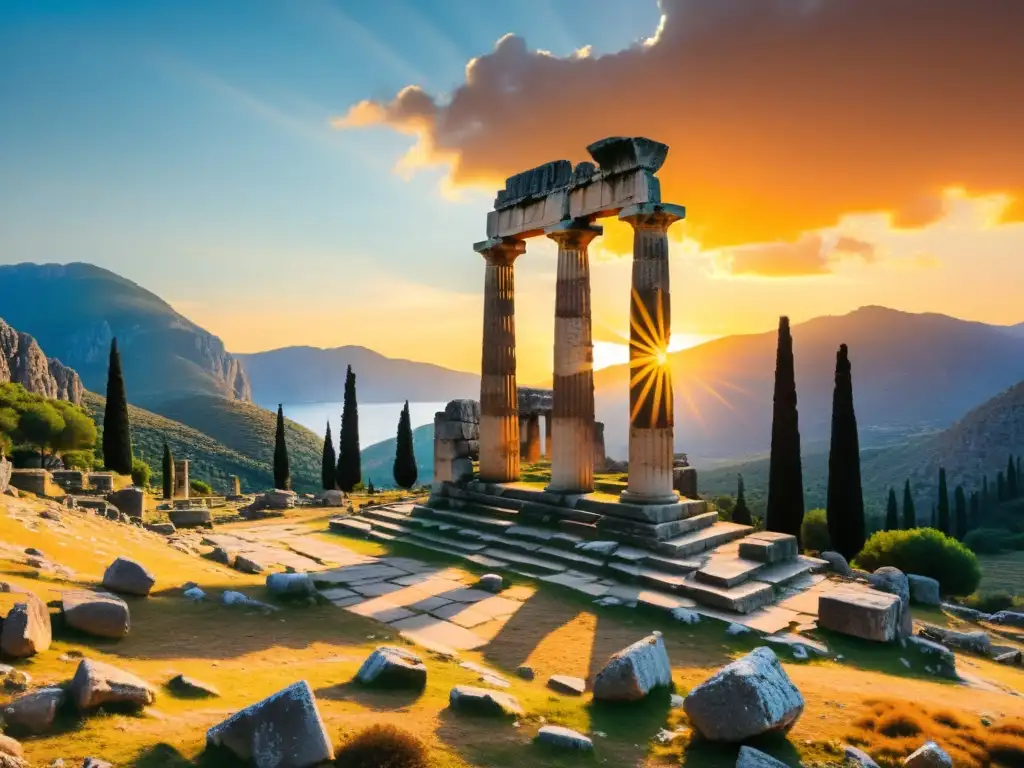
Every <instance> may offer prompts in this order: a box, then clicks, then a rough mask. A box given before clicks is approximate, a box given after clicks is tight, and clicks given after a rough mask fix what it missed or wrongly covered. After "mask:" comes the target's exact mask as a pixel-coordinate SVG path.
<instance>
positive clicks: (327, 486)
mask: <svg viewBox="0 0 1024 768" xmlns="http://www.w3.org/2000/svg"><path fill="white" fill-rule="evenodd" d="M335 463H336V457H335V455H334V440H333V439H332V438H331V422H329V421H328V422H327V431H326V432H325V433H324V455H323V459H322V461H321V466H320V484H321V485H322V486H323V489H324V490H325V491H333V490H334V489H335V488H336V487H337V485H338V483H337V481H336V480H335V479H334V473H335V472H336V471H337V467H335Z"/></svg>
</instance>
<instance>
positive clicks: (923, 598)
mask: <svg viewBox="0 0 1024 768" xmlns="http://www.w3.org/2000/svg"><path fill="white" fill-rule="evenodd" d="M907 581H908V582H909V583H910V602H912V603H917V604H918V605H941V604H942V595H940V594H939V582H938V580H936V579H933V578H931V577H929V576H918V575H917V574H916V573H908V574H907Z"/></svg>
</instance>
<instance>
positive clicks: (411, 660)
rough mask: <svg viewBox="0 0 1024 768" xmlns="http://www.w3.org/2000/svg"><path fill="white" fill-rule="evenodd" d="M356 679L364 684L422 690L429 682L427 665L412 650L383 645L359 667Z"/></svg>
mask: <svg viewBox="0 0 1024 768" xmlns="http://www.w3.org/2000/svg"><path fill="white" fill-rule="evenodd" d="M356 680H358V681H359V682H360V683H363V684H364V685H379V686H382V687H388V688H413V689H416V690H421V689H422V688H424V687H425V686H426V684H427V667H426V666H425V665H424V664H423V660H422V659H421V658H420V657H419V656H417V655H416V654H415V653H412V652H411V651H407V650H405V649H404V648H396V647H394V646H388V645H382V646H381V647H379V648H377V649H376V650H375V651H374V652H373V653H371V654H370V655H369V656H368V657H367V658H366V660H365V661H364V662H363V664H362V666H361V667H359V671H358V672H356Z"/></svg>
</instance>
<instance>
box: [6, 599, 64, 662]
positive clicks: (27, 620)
mask: <svg viewBox="0 0 1024 768" xmlns="http://www.w3.org/2000/svg"><path fill="white" fill-rule="evenodd" d="M19 597H20V598H24V599H23V601H22V602H18V603H15V604H14V607H12V608H11V610H10V611H9V612H8V614H7V618H6V619H4V622H3V630H2V632H0V651H3V654H4V655H5V656H9V657H11V658H15V659H23V658H26V657H28V656H34V655H35V654H37V653H41V652H42V651H45V650H46V649H47V648H49V647H50V642H51V641H52V639H53V635H52V633H51V628H50V611H49V610H48V609H47V607H46V603H44V602H43V601H42V600H40V599H39V598H38V597H36V596H35V595H34V594H32V593H30V592H25V593H24V594H22V595H19Z"/></svg>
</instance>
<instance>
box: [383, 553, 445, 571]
mask: <svg viewBox="0 0 1024 768" xmlns="http://www.w3.org/2000/svg"><path fill="white" fill-rule="evenodd" d="M378 562H381V563H384V564H385V565H390V566H391V567H392V568H398V569H400V570H403V571H405V572H406V573H423V572H424V571H430V570H433V568H434V567H435V566H432V565H430V564H429V563H425V562H423V561H422V560H415V559H413V558H411V557H398V556H397V555H388V556H387V557H381V558H378Z"/></svg>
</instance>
